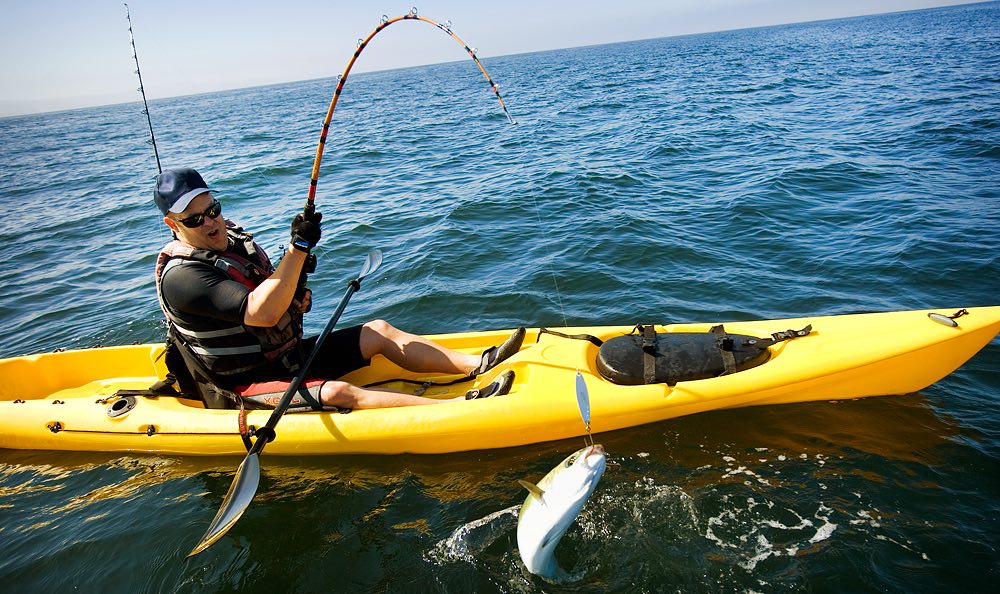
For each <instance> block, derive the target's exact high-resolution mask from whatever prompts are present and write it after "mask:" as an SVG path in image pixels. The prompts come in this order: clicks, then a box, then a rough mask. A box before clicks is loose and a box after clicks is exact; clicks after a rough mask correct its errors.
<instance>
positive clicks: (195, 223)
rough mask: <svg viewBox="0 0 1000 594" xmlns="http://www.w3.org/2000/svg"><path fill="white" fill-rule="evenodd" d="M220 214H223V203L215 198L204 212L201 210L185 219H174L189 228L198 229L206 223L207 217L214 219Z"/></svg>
mask: <svg viewBox="0 0 1000 594" xmlns="http://www.w3.org/2000/svg"><path fill="white" fill-rule="evenodd" d="M220 214H222V204H221V203H220V202H219V201H218V200H216V199H214V198H213V199H212V204H210V205H209V206H208V208H206V209H205V210H204V211H203V212H199V213H198V214H193V215H191V216H189V217H185V218H183V219H174V220H175V221H177V222H178V223H180V224H181V225H184V226H185V227H187V228H188V229H197V228H198V227H201V226H202V225H204V224H205V217H208V218H210V219H214V218H215V217H217V216H219V215H220Z"/></svg>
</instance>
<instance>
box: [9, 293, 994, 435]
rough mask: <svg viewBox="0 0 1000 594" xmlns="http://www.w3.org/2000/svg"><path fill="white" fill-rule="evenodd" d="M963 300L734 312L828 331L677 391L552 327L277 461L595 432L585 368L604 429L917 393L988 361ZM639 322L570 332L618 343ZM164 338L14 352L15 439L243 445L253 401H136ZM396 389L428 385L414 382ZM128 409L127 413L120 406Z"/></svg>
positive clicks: (762, 325)
mask: <svg viewBox="0 0 1000 594" xmlns="http://www.w3.org/2000/svg"><path fill="white" fill-rule="evenodd" d="M954 311H955V309H942V310H923V311H903V312H890V313H875V314H853V315H841V316H825V317H811V318H799V319H786V320H764V321H750V322H726V323H725V328H726V331H728V332H730V333H733V334H747V335H752V336H759V337H762V338H767V337H768V336H770V335H771V334H772V333H775V332H782V331H785V330H789V329H796V330H797V329H800V328H803V327H805V326H806V325H810V324H811V325H812V328H813V329H812V332H811V333H810V334H809V335H808V336H805V337H802V338H796V339H794V340H790V341H787V342H780V343H777V344H775V345H773V346H771V347H770V350H771V353H770V358H769V360H768V361H767V362H766V363H763V364H762V365H760V366H758V367H754V368H752V369H749V370H745V371H740V372H737V373H734V374H731V375H723V376H720V377H714V378H709V379H701V380H694V381H687V382H683V381H682V382H679V383H677V384H676V385H674V386H668V385H666V384H649V385H638V386H625V385H617V384H613V383H611V382H609V381H608V380H606V379H604V378H603V377H601V375H600V373H599V372H598V370H597V365H596V359H597V352H598V349H597V347H596V346H594V345H593V344H591V343H590V342H587V341H584V340H573V339H568V338H563V337H558V336H554V335H551V334H542V335H541V336H540V338H539V333H538V330H537V329H533V330H529V331H528V333H527V338H526V340H525V343H524V346H523V347H522V349H521V351H520V352H519V353H518V354H516V355H515V356H514V357H512V358H511V359H509V360H508V361H507V362H505V363H504V364H503V365H501V366H500V367H498V368H497V369H495V370H493V371H491V372H490V373H489V374H486V375H484V376H482V377H480V378H478V379H477V380H475V381H474V382H467V383H461V384H456V385H453V386H448V387H437V386H435V387H430V388H428V389H427V391H426V393H425V395H426V396H432V397H439V398H450V397H454V396H455V395H458V394H464V393H465V391H466V390H468V389H470V388H473V387H479V386H482V385H485V384H486V383H488V382H490V381H492V379H493V378H494V377H495V376H496V375H497V374H499V373H501V372H502V371H504V370H505V369H513V370H514V373H515V380H514V386H513V388H512V389H511V392H510V394H508V395H506V396H503V397H494V398H488V399H482V400H473V401H464V400H462V401H455V402H447V403H442V404H438V405H430V406H418V407H404V408H394V409H379V410H357V411H353V412H351V413H349V414H341V413H337V412H310V413H295V414H291V413H290V414H286V415H285V416H284V418H282V420H281V422H280V424H279V425H278V427H277V438H276V439H275V441H274V442H273V443H271V444H269V445H268V447H267V450H266V451H267V453H268V454H269V455H331V454H351V453H380V454H399V453H423V454H436V453H448V452H459V451H468V450H481V449H493V448H501V447H511V446H518V445H526V444H530V443H537V442H542V441H550V440H558V439H565V438H571V437H576V436H580V435H583V434H584V433H585V429H584V426H583V423H582V422H581V420H580V416H579V411H578V409H577V403H576V392H575V383H574V382H575V376H576V372H577V371H578V370H579V371H580V372H581V373H582V374H583V375H584V377H585V380H586V382H587V387H588V391H589V393H590V401H591V418H592V422H591V427H592V429H593V431H594V432H601V431H611V430H616V429H623V428H627V427H632V426H636V425H641V424H646V423H652V422H656V421H662V420H665V419H670V418H674V417H679V416H683V415H689V414H695V413H699V412H704V411H709V410H715V409H723V408H737V407H744V406H758V405H770V404H786V403H794V402H807V401H814V400H838V399H853V398H861V397H867V396H881V395H893V394H908V393H912V392H917V391H919V390H921V389H924V388H926V387H927V386H929V385H931V384H933V383H934V382H936V381H938V380H940V379H941V378H943V377H945V376H946V375H948V374H949V373H951V372H952V371H954V370H955V369H957V368H958V367H960V366H961V365H962V364H963V363H965V362H966V361H967V360H968V359H969V358H971V357H972V356H973V355H975V353H976V352H978V351H979V350H980V349H982V348H983V347H984V346H986V345H987V344H989V342H990V341H991V340H992V339H993V338H994V337H995V336H996V334H997V332H998V331H1000V306H996V307H980V308H969V309H968V311H969V314H968V315H965V316H963V317H960V318H958V319H957V322H958V326H957V327H949V326H946V325H944V324H941V323H938V322H936V321H934V320H932V319H930V318H929V317H928V314H929V313H934V312H936V313H944V314H949V313H952V312H954ZM714 325H715V324H708V323H705V324H673V325H668V326H657V327H656V331H657V332H708V331H709V329H710V328H711V327H712V326H714ZM631 330H632V327H625V326H622V327H611V326H606V327H590V328H566V329H560V331H561V332H563V333H565V334H581V333H586V334H591V335H594V336H597V337H598V338H601V339H603V340H607V339H610V338H612V337H615V336H620V335H623V334H627V333H629V332H630V331H631ZM508 335H509V331H507V330H502V331H491V332H472V333H457V334H445V335H438V336H431V337H429V338H431V339H433V340H436V341H438V342H440V343H442V344H444V345H445V346H448V347H451V348H454V349H456V350H461V351H464V352H473V353H477V352H481V351H482V350H484V349H485V348H487V347H488V346H490V345H493V344H498V343H499V342H501V341H502V340H503V339H504V338H506V337H507V336H508ZM162 351H163V345H162V344H149V345H134V346H122V347H107V348H100V349H87V350H78V351H65V352H57V353H45V354H38V355H28V356H24V357H15V358H10V359H5V360H2V361H0V447H2V448H12V449H37V450H72V451H106V452H148V453H158V454H176V455H243V454H245V453H246V450H245V448H244V445H243V441H242V439H241V437H240V435H239V431H238V428H237V424H238V419H237V417H238V411H234V410H207V409H204V408H203V407H202V406H201V404H200V403H198V402H196V401H192V400H185V399H178V398H172V397H162V396H161V397H156V398H146V397H138V398H135V399H134V406H133V407H132V408H130V409H128V410H124V412H121V409H124V408H127V407H126V406H125V403H124V401H123V402H118V401H117V399H116V398H115V393H116V392H117V391H118V390H142V389H145V388H147V387H149V386H150V385H151V384H153V383H154V382H155V381H156V380H157V379H159V378H163V377H164V375H165V374H166V369H165V367H164V364H163V360H162V357H161V354H162ZM387 378H405V379H419V380H425V379H433V380H435V381H442V380H448V379H455V378H454V377H451V378H447V377H442V378H427V377H421V376H418V375H417V374H413V373H408V372H405V371H403V370H400V369H399V368H398V367H395V366H394V365H393V364H391V363H390V362H389V361H387V360H385V359H382V358H376V359H375V360H374V361H373V362H372V365H371V366H370V367H368V368H365V369H362V370H358V371H356V372H354V373H352V374H350V375H349V376H347V377H345V378H344V379H345V380H347V381H350V382H352V383H355V384H359V385H364V384H367V383H371V382H374V381H379V380H385V379H387ZM388 387H390V388H393V389H400V390H408V391H413V389H414V386H413V385H410V384H405V383H401V382H400V383H394V384H390V385H389V386H388ZM109 411H111V412H112V413H115V412H118V413H119V414H117V416H114V417H112V416H110V415H109ZM269 415H270V411H266V410H256V411H249V413H248V417H247V423H248V425H252V426H257V427H260V426H263V425H264V424H265V423H266V421H267V418H268V416H269Z"/></svg>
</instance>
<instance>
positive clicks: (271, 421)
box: [248, 278, 361, 455]
mask: <svg viewBox="0 0 1000 594" xmlns="http://www.w3.org/2000/svg"><path fill="white" fill-rule="evenodd" d="M360 289H361V279H360V278H356V279H354V280H352V281H351V282H350V283H348V285H347V293H346V294H345V295H344V298H343V299H341V300H340V305H338V306H337V309H336V311H334V312H333V316H331V317H330V321H329V322H327V323H326V327H325V328H323V332H321V333H320V335H319V337H317V338H316V345H315V346H313V348H312V351H310V352H309V356H308V357H307V358H306V361H305V363H303V364H302V368H301V369H300V370H299V373H298V375H296V376H295V378H294V379H292V383H291V384H289V385H288V389H287V390H285V393H284V394H283V395H282V396H281V400H279V401H278V405H277V406H275V407H274V411H273V412H272V413H271V416H270V417H269V418H268V419H267V423H266V424H265V425H264V429H265V430H264V431H259V434H261V435H260V437H258V439H257V441H255V442H254V444H253V448H251V449H250V452H249V454H259V453H261V452H262V451H263V450H264V446H265V445H267V443H268V442H269V441H271V440H272V439H274V428H275V427H276V426H277V425H278V421H280V420H281V417H282V416H283V415H284V414H285V411H287V410H288V407H289V405H290V404H291V403H292V398H293V397H294V396H295V392H297V391H298V389H299V386H301V385H302V381H303V380H304V379H305V377H306V373H308V372H309V368H310V367H311V366H312V362H313V360H314V359H316V354H317V353H318V352H319V349H320V347H321V346H323V342H324V341H325V340H326V337H327V336H329V335H330V332H332V331H333V327H334V326H336V325H337V322H338V321H339V320H340V316H341V315H342V314H343V313H344V310H345V309H347V302H348V301H350V300H351V296H352V295H354V294H355V293H357V292H358V291H359V290H360ZM249 454H248V455H249Z"/></svg>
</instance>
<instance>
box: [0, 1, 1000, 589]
mask: <svg viewBox="0 0 1000 594" xmlns="http://www.w3.org/2000/svg"><path fill="white" fill-rule="evenodd" d="M397 26H400V27H401V26H421V27H422V26H425V25H423V24H419V23H404V24H400V25H397ZM385 34H391V33H385ZM427 34H428V36H439V37H440V41H439V43H442V44H447V43H451V42H450V41H448V40H447V38H446V37H444V36H442V35H440V32H437V31H435V30H434V29H432V28H429V27H428V29H427ZM471 41H474V40H471ZM373 43H378V40H377V39H376V40H375V41H374V42H373ZM331 47H333V48H335V47H336V44H335V43H331ZM123 51H124V50H123ZM351 51H353V45H352V43H351V42H350V41H345V42H344V47H343V51H342V56H341V57H342V58H343V59H344V61H345V62H346V60H347V58H348V57H349V54H350V52H351ZM331 52H333V50H331ZM338 55H340V54H336V55H335V56H334V58H336V59H332V60H331V62H332V63H334V64H339V59H340V58H337V57H336V56H338ZM456 59H457V60H460V61H457V62H455V63H450V64H443V65H437V66H429V67H423V68H412V69H406V70H397V71H390V72H381V73H371V74H355V75H352V77H351V78H350V79H349V81H348V83H347V87H346V90H345V93H344V96H343V98H342V100H341V102H340V105H339V106H338V109H337V112H336V114H335V115H334V121H333V126H332V129H331V132H330V141H329V143H328V145H327V150H326V154H325V158H324V167H323V170H322V174H321V176H320V180H319V192H318V196H317V205H318V207H319V209H320V210H321V211H322V212H323V213H324V215H325V217H324V238H323V242H322V244H321V247H320V249H319V258H320V263H319V270H318V271H317V273H316V274H315V275H314V276H313V280H312V285H313V287H314V289H315V293H316V297H315V299H316V305H315V307H314V312H313V313H312V314H311V316H310V319H309V321H308V324H309V329H310V330H312V331H314V332H315V331H318V330H319V329H320V328H322V326H323V325H324V324H325V322H326V319H327V318H328V316H329V315H330V314H331V313H332V311H333V308H334V307H335V306H336V303H337V302H338V301H339V299H340V297H341V295H342V294H343V290H344V283H345V282H346V281H347V280H348V279H349V278H351V277H352V275H354V274H355V273H356V271H357V270H358V268H359V267H360V265H361V263H362V261H363V258H364V254H365V253H366V252H367V250H368V249H369V248H371V247H380V248H382V249H383V250H384V251H385V255H386V265H385V266H384V267H383V268H382V269H381V270H380V271H379V273H378V275H377V276H376V277H374V278H372V279H371V280H370V281H369V282H368V283H367V284H366V286H365V289H364V291H363V292H361V293H360V294H358V295H356V296H355V297H354V299H353V300H352V302H351V304H350V306H349V308H348V310H347V312H346V314H345V317H344V319H343V321H342V324H345V325H346V324H350V323H358V322H361V321H364V320H367V319H372V318H374V317H381V318H385V319H388V320H390V321H392V322H394V323H395V324H397V325H398V326H400V327H403V328H406V329H409V330H411V331H415V332H420V333H435V332H451V331H462V330H481V329H489V328H508V327H513V326H516V325H521V324H525V325H529V326H537V325H543V326H550V327H553V326H561V325H567V324H568V325H591V324H632V323H637V322H651V321H652V322H657V323H666V322H671V321H725V320H742V319H760V318H774V317H788V316H800V315H817V314H824V315H826V314H841V313H852V312H860V311H887V310H897V309H911V308H932V307H941V308H958V307H967V306H974V305H996V304H998V303H1000V262H998V254H1000V233H998V232H997V230H998V229H1000V208H998V206H1000V183H998V182H1000V3H996V2H992V3H985V4H976V5H966V6H961V7H953V8H946V9H935V10H926V11H918V12H909V13H899V14H890V15H882V16H873V17H865V18H854V19H844V20H835V21H825V22H818V23H806V24H797V25H788V26H779V27H769V28H762V29H751V30H742V31H729V32H722V33H714V34H705V35H695V36H687V37H677V38H668V39H655V40H648V41H640V42H633V43H623V44H615V45H604V46H597V47H587V48H578V49H569V50H561V51H553V52H544V53H536V54H526V55H517V56H509V57H501V58H493V59H489V60H487V61H485V64H486V66H487V68H488V69H489V70H490V72H491V74H492V75H493V78H494V79H495V80H496V81H497V82H499V83H501V85H502V87H501V91H502V93H503V94H504V97H505V99H506V101H507V104H508V106H509V108H510V110H511V112H512V113H513V115H514V117H515V118H516V119H517V120H518V122H519V123H518V124H517V125H516V126H513V125H511V124H509V123H508V122H507V120H506V118H505V117H504V115H503V113H502V111H501V110H500V108H499V105H498V104H497V103H496V100H495V99H494V98H493V96H492V93H491V92H490V91H489V88H488V87H487V85H486V84H485V82H484V80H483V79H482V76H481V74H480V73H479V71H478V70H477V69H476V68H475V66H474V65H473V64H472V63H471V61H469V60H467V59H464V55H463V54H462V53H461V50H460V49H458V48H456ZM362 60H363V57H362ZM151 75H152V73H148V74H147V76H151ZM334 86H335V81H334V80H333V79H326V80H317V81H308V82H301V83H294V84H285V85H276V86H270V87H261V88H253V89H243V90H237V91H231V92H224V93H215V94H208V95H199V96H191V97H181V98H174V99H165V100H157V101H153V102H152V103H151V104H150V109H151V111H152V117H153V123H154V126H155V128H156V132H157V140H158V146H159V149H160V152H161V159H162V160H163V164H164V166H165V167H171V166H193V167H195V168H197V169H199V170H200V171H201V172H202V173H203V174H204V175H205V177H206V178H207V179H208V180H209V182H210V184H211V185H213V186H214V187H215V188H216V189H217V190H218V194H219V197H220V199H221V200H222V201H223V204H224V207H225V213H226V214H227V215H228V216H230V217H232V218H234V219H235V220H237V221H238V222H240V223H242V224H243V225H245V226H246V227H248V228H249V229H252V230H253V231H255V232H256V234H257V237H258V239H259V240H260V241H261V243H262V244H263V245H264V246H265V247H266V248H268V249H269V251H271V253H275V252H276V251H277V248H278V246H279V244H281V243H284V242H285V241H286V237H287V234H288V231H287V229H288V222H289V220H290V219H291V217H292V216H293V215H294V213H295V212H296V210H298V209H299V208H301V205H302V203H303V201H304V199H305V195H306V190H307V188H308V185H307V184H308V179H309V172H310V169H311V165H312V158H313V154H314V152H315V147H316V142H317V141H318V138H319V132H320V126H321V123H322V119H323V116H324V115H325V113H326V108H327V105H328V103H329V100H330V97H331V94H332V92H333V89H334ZM145 137H146V132H145V120H144V118H143V116H142V115H141V113H140V105H139V104H129V105H116V106H109V107H103V108H96V109H87V110H79V111H68V112H61V113H51V114H43V115H32V116H24V117H14V118H5V119H0V206H2V212H3V216H2V217H0V245H2V246H3V249H2V250H0V321H2V326H0V328H2V330H0V332H2V334H0V336H2V340H0V356H5V357H6V356H14V355H20V354H26V353H34V352H42V351H50V350H53V349H56V348H85V347H90V346H94V345H98V344H100V345H114V344H127V343H133V342H151V341H159V340H162V339H163V337H164V328H163V325H162V322H161V314H160V312H159V309H158V307H157V305H156V300H155V294H154V289H153V281H152V266H153V262H154V259H155V253H156V251H157V249H158V248H159V246H160V245H162V244H163V243H164V242H166V241H167V240H168V239H169V238H168V236H167V232H166V228H165V227H164V226H163V225H162V224H161V223H159V222H158V216H157V213H156V211H155V209H154V207H153V206H152V202H151V196H150V194H151V185H152V180H153V177H154V176H155V174H156V168H155V162H154V161H153V158H152V153H151V150H150V147H149V146H148V145H146V144H144V139H145ZM858 340H859V341H863V340H864V336H859V337H858ZM998 369H1000V341H997V340H994V341H993V342H992V343H991V344H990V345H988V346H987V347H986V349H985V350H984V351H982V352H981V353H979V354H978V355H977V356H976V357H974V358H973V359H972V360H971V361H970V362H969V363H968V364H966V365H965V366H964V367H963V368H961V369H960V370H959V371H957V372H956V373H954V374H953V375H951V376H950V377H948V378H946V379H945V380H943V381H941V382H939V383H938V384H936V385H934V386H932V387H930V388H928V389H926V390H924V391H921V392H920V393H917V394H909V395H904V396H899V397H891V398H872V399H865V400H858V401H847V402H836V403H834V402H829V403H826V402H823V403H812V404H803V405H788V406H774V407H760V408H755V409H745V410H741V411H721V412H715V413H708V414H702V415H696V416H692V417H686V418H680V419H675V420H671V421H669V422H663V423H658V424H655V425H650V426H645V427H638V428H634V429H630V430H625V431H619V432H614V433H608V434H601V435H598V436H597V439H598V441H600V442H602V443H603V444H604V445H605V447H606V448H607V450H608V454H609V460H610V465H609V467H608V470H607V472H606V473H605V475H604V478H603V479H602V482H601V484H600V485H599V486H598V489H597V491H596V492H595V494H594V496H593V498H592V499H591V501H590V503H589V504H588V505H587V507H586V508H585V509H584V511H583V513H582V514H581V516H580V518H579V520H578V524H577V525H576V526H575V527H574V528H573V529H572V530H571V531H570V532H569V533H568V535H567V536H566V538H565V539H564V540H563V542H562V544H561V545H560V549H559V554H558V557H559V559H560V561H561V563H562V565H563V566H564V567H565V568H567V569H568V570H569V571H570V572H571V573H573V574H574V576H575V581H574V582H573V583H571V584H566V585H563V586H551V585H548V584H545V583H544V582H542V581H540V580H539V579H537V578H534V577H532V576H530V575H529V574H527V573H526V572H525V570H524V568H523V566H522V565H521V564H520V561H519V559H518V557H517V551H516V539H515V532H514V526H515V523H516V513H515V512H514V510H512V509H511V508H512V507H513V506H516V505H517V504H518V503H520V502H521V501H523V498H524V491H523V489H521V488H520V487H519V486H517V484H516V483H515V481H516V480H517V479H519V478H527V479H529V480H532V481H534V480H537V479H538V478H540V477H541V476H542V475H543V474H544V473H545V472H546V471H547V470H548V469H549V468H551V467H552V466H553V465H554V464H556V463H557V462H558V461H559V460H561V459H562V457H563V456H565V455H566V454H567V453H568V452H570V451H572V450H574V449H577V448H578V447H579V445H580V444H579V443H577V442H576V441H564V442H554V443H547V444H542V445H537V446H529V447H523V448H512V449H507V450H499V451H484V452H473V453H465V454H457V455H446V456H393V457H377V456H355V457H338V458H276V457H267V456H265V457H264V471H263V478H262V481H261V486H260V489H259V490H258V494H257V498H256V499H255V501H254V503H253V504H252V505H251V507H250V508H249V510H248V511H247V513H246V515H245V516H244V517H243V519H242V520H241V521H240V522H239V523H238V524H237V525H236V526H235V527H234V528H233V529H232V530H231V531H230V532H229V534H228V535H227V536H226V537H225V538H224V539H222V540H221V541H220V542H218V543H217V544H216V545H214V546H213V547H212V548H211V549H209V550H208V551H207V552H205V553H203V554H201V555H199V556H198V557H195V558H193V559H185V556H184V555H185V554H186V552H187V551H188V550H190V548H191V547H192V546H193V545H194V544H195V542H196V541H197V539H198V538H199V537H200V536H201V534H202V533H203V531H204V530H205V528H206V526H207V525H208V523H209V522H210V520H211V519H212V517H213V516H214V514H215V511H216V510H217V509H218V506H219V504H220V502H221V501H222V499H223V497H224V496H225V493H226V490H227V489H228V487H229V484H230V482H231V480H232V476H233V472H234V471H235V469H236V466H237V465H238V463H239V460H238V459H229V458H208V459H185V458H174V457H161V456H142V455H129V456H120V455H110V454H108V455H103V454H73V453H63V452H58V453H57V452H28V451H10V450H4V451H0V584H2V587H0V589H3V590H5V591H12V592H13V591H66V590H70V589H76V590H82V591H101V592H227V591H236V590H240V591H252V592H258V591H259V592H264V591H275V590H276V591H285V592H314V591H337V592H356V591H378V592H404V591H415V592H473V591H475V592H534V591H574V592H575V591H582V592H602V591H614V592H675V591H676V592H785V591H789V592H797V591H810V592H938V591H966V592H979V591H992V589H993V587H994V586H995V583H996V582H997V580H998V578H1000V569H998V568H1000V553H998V551H997V547H996V541H997V537H998V535H1000V463H998V460H1000V371H998ZM234 423H235V420H234ZM279 433H280V427H279Z"/></svg>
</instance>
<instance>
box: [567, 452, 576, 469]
mask: <svg viewBox="0 0 1000 594" xmlns="http://www.w3.org/2000/svg"><path fill="white" fill-rule="evenodd" d="M576 458H577V455H576V454H573V455H572V456H570V457H569V458H566V467H567V468H569V467H570V466H572V465H573V463H574V462H576Z"/></svg>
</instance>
